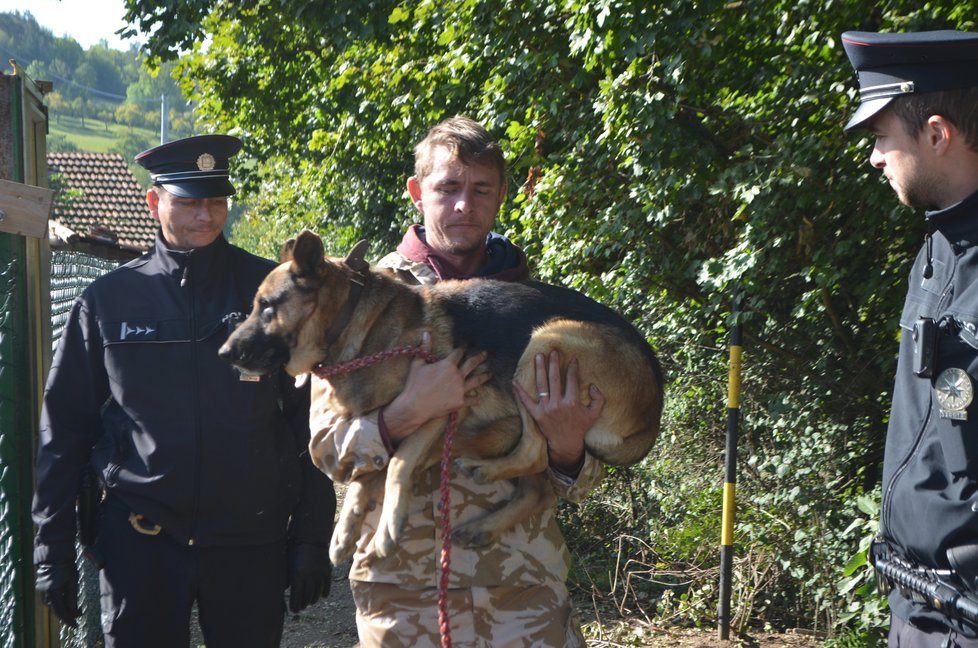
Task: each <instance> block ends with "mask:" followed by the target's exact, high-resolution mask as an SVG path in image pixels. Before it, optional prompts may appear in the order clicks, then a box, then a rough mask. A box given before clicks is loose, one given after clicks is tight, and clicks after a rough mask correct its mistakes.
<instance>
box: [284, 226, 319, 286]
mask: <svg viewBox="0 0 978 648" xmlns="http://www.w3.org/2000/svg"><path fill="white" fill-rule="evenodd" d="M325 254H326V252H325V250H324V249H323V240H322V239H321V238H319V236H317V235H316V234H315V233H314V232H310V231H309V230H302V232H300V233H299V236H298V237H296V239H295V245H293V246H292V255H291V258H292V272H293V273H294V274H296V275H297V276H300V277H303V276H307V275H312V274H315V273H316V271H317V270H318V269H319V267H320V266H322V265H323V264H324V263H325V260H324V256H325Z"/></svg>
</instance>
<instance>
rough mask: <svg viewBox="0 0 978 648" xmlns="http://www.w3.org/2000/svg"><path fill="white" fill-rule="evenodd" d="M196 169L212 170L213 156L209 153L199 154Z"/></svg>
mask: <svg viewBox="0 0 978 648" xmlns="http://www.w3.org/2000/svg"><path fill="white" fill-rule="evenodd" d="M197 168H198V169H200V170H201V171H213V170H214V156H213V155H211V154H210V153H201V154H200V155H199V156H198V157H197Z"/></svg>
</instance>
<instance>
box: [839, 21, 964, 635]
mask: <svg viewBox="0 0 978 648" xmlns="http://www.w3.org/2000/svg"><path fill="white" fill-rule="evenodd" d="M842 42H843V46H844V48H845V51H846V54H847V55H848V56H849V59H850V61H851V62H852V65H853V67H854V68H855V69H856V72H857V73H858V77H859V96H860V105H859V108H858V109H857V110H856V112H855V114H854V115H853V117H852V119H851V120H850V121H849V123H848V124H847V125H846V130H847V131H852V130H855V129H868V130H870V131H871V133H872V135H873V136H874V137H875V145H874V147H873V151H872V154H871V155H870V163H871V164H872V165H873V166H874V167H875V168H877V169H879V170H880V171H882V173H883V175H884V176H885V177H886V179H887V180H888V181H889V183H890V186H891V187H893V190H894V191H895V192H896V194H897V197H898V198H899V199H900V201H901V202H903V203H904V204H906V205H910V206H912V207H917V208H920V209H923V210H925V211H926V218H927V224H928V232H929V233H928V234H927V237H926V240H925V241H924V244H923V245H922V247H921V250H920V252H919V254H918V256H917V260H916V262H915V263H914V266H913V268H912V269H911V271H910V287H909V291H908V294H907V299H906V303H905V306H904V309H903V315H902V317H901V319H900V328H901V334H902V335H901V341H900V356H899V361H898V364H897V375H896V384H895V387H894V392H893V406H892V413H891V415H890V425H889V430H888V432H887V438H886V451H885V456H884V461H883V502H882V514H881V521H880V534H881V535H880V538H879V542H878V543H877V545H876V547H875V548H874V558H875V559H877V560H882V561H884V563H885V564H888V565H897V566H901V567H902V568H904V569H905V570H906V573H908V574H910V575H911V576H914V577H915V578H914V579H913V582H914V583H936V582H944V583H948V584H950V585H952V586H953V587H955V588H957V590H956V591H958V592H961V593H963V595H964V596H967V597H978V588H976V585H978V579H976V578H975V575H976V574H978V405H976V404H975V402H974V386H975V380H976V379H978V245H976V244H978V33H967V32H958V31H935V32H918V33H890V34H881V33H867V32H846V33H845V34H843V35H842ZM867 217H870V218H871V217H872V215H870V214H867ZM906 582H907V581H903V582H902V584H901V583H892V582H891V583H890V585H891V586H893V588H892V591H891V592H890V595H889V602H890V610H891V627H890V643H889V645H890V646H903V647H905V646H914V647H917V646H923V647H929V646H934V647H935V648H936V647H937V646H947V647H954V646H962V647H963V646H968V647H978V626H976V625H975V624H974V623H973V622H971V621H968V620H967V618H962V617H961V616H960V615H958V614H955V613H954V610H953V609H951V608H945V609H943V610H939V609H937V608H936V607H935V606H934V605H933V601H932V600H928V598H927V597H926V596H922V595H921V594H920V592H919V591H915V590H913V589H912V588H910V587H906V586H904V585H906ZM918 589H919V588H918Z"/></svg>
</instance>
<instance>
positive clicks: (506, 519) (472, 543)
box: [452, 473, 556, 547]
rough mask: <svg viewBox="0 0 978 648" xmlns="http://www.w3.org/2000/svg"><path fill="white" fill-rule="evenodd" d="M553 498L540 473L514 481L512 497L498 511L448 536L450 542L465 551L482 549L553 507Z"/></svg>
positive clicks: (545, 479) (457, 529) (467, 524)
mask: <svg viewBox="0 0 978 648" xmlns="http://www.w3.org/2000/svg"><path fill="white" fill-rule="evenodd" d="M555 499H556V495H554V491H553V488H552V487H551V486H550V482H549V481H547V477H546V476H545V475H544V474H543V473H538V474H535V475H525V476H523V477H520V478H519V479H518V480H517V484H516V494H515V495H514V496H513V499H511V500H509V501H508V502H506V503H505V504H504V505H503V506H502V507H501V508H498V509H496V510H495V511H493V512H492V513H489V514H488V515H485V516H483V517H481V518H478V519H475V520H472V521H470V522H466V523H465V524H463V525H460V526H459V527H458V528H456V529H455V530H454V531H453V532H452V540H454V541H455V542H457V543H459V544H462V545H466V546H468V547H485V546H487V545H489V544H491V543H493V542H496V541H497V540H499V538H500V537H501V536H502V535H503V534H504V533H505V532H507V531H508V530H510V529H512V528H513V527H514V526H516V525H517V524H519V523H520V522H523V521H524V520H527V519H529V518H531V517H533V516H536V515H539V514H540V513H542V512H543V511H544V510H546V509H547V508H549V507H550V506H552V505H553V503H554V500H555Z"/></svg>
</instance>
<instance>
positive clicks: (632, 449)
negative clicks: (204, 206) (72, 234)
mask: <svg viewBox="0 0 978 648" xmlns="http://www.w3.org/2000/svg"><path fill="white" fill-rule="evenodd" d="M365 247H366V246H365V245H362V246H357V248H355V249H354V251H353V252H351V254H350V256H348V257H347V258H346V259H345V260H340V259H332V258H328V259H327V258H324V256H323V245H322V241H321V240H320V239H319V237H318V236H316V235H315V234H313V233H311V232H308V231H306V232H303V233H302V234H300V235H299V237H298V238H297V239H296V241H295V243H294V246H292V248H291V250H290V252H287V251H284V252H283V260H284V263H283V264H282V265H280V266H279V267H278V268H276V269H275V270H273V271H272V272H271V273H270V274H269V275H268V277H267V278H266V279H265V281H264V282H263V283H262V284H261V286H260V287H259V289H258V294H257V295H256V297H255V302H254V309H253V310H252V313H251V315H250V316H249V317H248V319H247V320H246V321H245V322H244V323H242V325H241V326H240V327H238V329H237V330H236V331H235V332H234V333H233V334H232V335H231V337H230V338H229V339H228V341H227V343H226V344H225V345H224V347H223V348H222V349H221V356H222V357H224V358H225V359H227V360H229V361H230V362H232V363H233V364H234V365H236V366H237V367H238V368H239V369H241V370H242V371H245V372H250V373H265V372H269V371H271V370H272V369H274V368H276V367H278V366H281V365H285V369H286V371H288V372H289V373H290V374H292V375H300V374H303V373H306V372H309V371H311V370H312V369H313V368H314V367H315V366H316V365H317V364H323V365H330V364H335V363H339V362H345V361H348V360H351V359H354V358H360V357H364V356H368V355H370V354H374V353H377V352H380V351H385V350H389V349H392V348H396V347H401V346H405V345H417V344H418V343H419V341H420V340H421V335H422V332H423V331H426V330H427V331H429V332H430V334H431V349H432V352H433V354H434V355H435V356H436V357H439V358H442V357H445V355H447V354H448V353H449V352H450V351H451V350H452V349H453V348H458V347H462V348H465V349H467V350H468V351H469V352H471V353H476V352H479V351H481V350H486V351H488V352H489V356H488V360H487V361H486V363H485V369H486V370H488V371H489V372H490V373H491V375H492V378H491V379H490V380H489V381H488V382H486V383H485V384H484V385H483V386H482V387H479V388H478V393H477V395H478V404H477V405H476V406H473V407H471V408H465V409H464V410H462V411H460V412H459V415H458V421H459V423H458V430H457V433H456V437H455V441H454V455H455V457H456V459H455V464H456V467H457V468H458V469H459V470H462V471H464V472H466V473H467V474H470V475H472V476H473V478H475V479H477V480H480V481H484V482H485V481H492V480H498V479H516V480H518V482H519V483H518V488H517V489H516V492H517V493H518V495H517V496H516V497H514V499H513V500H512V501H510V502H508V503H507V504H506V505H505V506H503V507H502V508H500V509H498V510H495V511H493V512H491V513H488V514H487V515H486V516H485V517H483V518H480V519H478V520H475V521H473V522H470V523H468V524H466V525H463V526H461V527H459V528H457V529H456V531H455V534H454V540H455V541H457V542H464V543H467V544H469V545H472V546H479V545H484V544H488V543H490V542H493V541H494V540H496V539H497V538H498V537H499V535H500V534H501V533H502V532H504V531H505V530H506V529H508V528H510V527H512V526H513V525H515V524H517V523H518V522H520V521H521V520H523V519H525V518H526V517H527V516H530V515H532V514H533V513H535V512H537V511H539V510H541V509H542V508H544V507H546V506H549V505H550V504H551V503H552V501H553V497H554V495H553V491H552V490H551V488H550V485H549V482H548V481H547V479H546V477H545V476H544V473H543V471H544V470H545V468H546V466H547V446H546V440H545V439H544V437H543V435H542V434H541V433H540V431H539V430H538V429H537V427H536V425H535V423H534V422H533V419H532V418H531V417H530V416H529V415H528V414H527V413H526V412H525V411H524V410H523V408H522V406H521V404H520V403H519V400H518V399H517V398H516V396H515V393H514V391H513V388H512V385H511V384H510V382H511V378H512V377H514V376H515V377H516V379H517V380H518V381H519V383H520V384H521V385H522V386H523V387H524V389H526V391H527V392H529V393H531V394H532V393H535V392H536V384H535V383H536V378H535V372H534V365H533V359H534V356H535V354H537V353H545V354H546V353H549V352H550V350H552V349H557V350H559V351H560V356H561V362H562V365H563V366H562V367H561V371H564V370H566V363H567V362H568V361H569V360H570V359H572V358H577V360H578V361H579V374H578V376H579V381H580V385H581V399H582V401H583V402H588V398H589V397H588V395H587V387H588V385H589V384H591V383H594V384H595V385H597V386H598V388H599V389H600V390H601V391H602V393H603V394H604V396H605V398H606V403H605V406H604V409H603V411H602V413H601V416H600V418H599V420H598V421H597V423H596V424H595V425H594V426H593V427H592V428H591V429H590V430H589V431H588V433H587V435H586V438H585V442H586V446H587V451H588V452H589V453H591V454H592V455H593V456H595V457H597V458H598V459H600V460H601V461H603V462H605V463H608V464H612V465H618V466H621V465H631V464H634V463H637V462H638V461H640V460H641V459H642V458H643V457H645V455H646V454H648V452H649V450H650V449H651V448H652V445H653V444H654V443H655V440H656V437H657V436H658V432H659V418H660V415H661V413H662V402H663V393H662V389H663V380H662V373H661V369H660V368H659V364H658V361H657V360H656V358H655V356H654V354H653V353H652V350H651V349H650V348H649V346H648V344H647V343H646V342H645V340H644V339H642V337H641V336H640V335H639V334H638V332H637V331H636V330H635V329H634V328H633V327H632V326H631V325H630V324H628V323H627V322H626V321H625V320H623V319H622V318H621V317H620V316H618V315H617V314H615V313H614V312H613V311H611V310H610V309H608V308H606V307H604V306H602V305H600V304H598V303H597V302H595V301H593V300H591V299H589V298H587V297H585V296H583V295H581V294H580V293H578V292H575V291H573V290H569V289H566V288H560V287H557V286H551V285H548V284H543V283H537V282H524V283H510V282H500V281H490V280H478V281H443V282H440V283H438V284H436V285H434V286H428V287H421V286H410V285H407V284H404V283H402V282H400V281H398V280H396V279H394V278H392V276H391V275H390V274H387V273H385V272H383V271H379V270H371V269H369V268H368V266H367V264H366V262H364V261H363V254H364V252H365ZM361 286H362V287H361ZM410 362H411V360H410V358H407V357H395V358H391V359H388V360H385V361H384V362H382V363H380V364H375V365H372V366H369V367H365V368H363V369H360V370H358V371H355V372H353V373H348V374H344V375H336V376H330V377H329V378H328V379H327V380H328V381H329V382H330V383H331V386H332V388H333V394H332V402H331V403H330V408H331V409H332V410H334V411H336V412H338V413H340V414H342V415H344V416H349V417H354V416H358V415H361V414H364V413H366V412H369V411H372V410H375V409H377V408H379V407H382V406H383V405H386V404H387V403H389V402H390V401H392V400H393V399H394V397H395V396H397V394H399V393H400V391H401V389H402V388H403V385H404V382H405V379H406V376H407V372H408V368H409V365H410ZM445 424H446V420H445V419H442V420H436V421H431V422H429V423H428V424H426V425H425V426H423V427H422V428H421V429H419V430H417V431H416V432H415V433H413V434H411V435H410V436H409V437H408V438H407V439H405V440H404V441H403V442H402V443H401V444H400V446H399V447H398V449H397V451H396V452H395V454H394V456H393V457H391V460H390V463H389V464H388V467H387V471H386V477H385V479H386V485H382V484H381V483H380V480H381V478H384V477H383V474H382V473H381V474H380V475H379V476H377V477H375V478H373V479H372V480H368V481H372V483H356V482H353V483H351V485H350V488H349V489H348V491H347V495H346V500H345V502H344V506H343V511H342V513H341V515H340V521H339V524H338V525H337V527H336V531H335V532H334V535H333V542H332V546H331V548H330V556H331V558H332V559H333V561H334V562H337V563H339V562H342V561H344V560H346V559H347V558H348V557H349V556H350V555H351V554H352V551H353V548H354V546H355V543H356V541H357V539H358V537H359V534H360V531H361V523H362V520H363V516H364V515H365V513H366V511H367V509H368V507H370V506H371V505H372V504H374V503H375V502H377V501H380V500H381V499H382V500H383V504H382V506H383V508H382V512H381V519H380V522H379V524H378V530H377V533H376V535H375V537H374V540H373V542H374V549H375V551H377V553H378V554H379V555H381V556H386V555H390V553H391V552H392V551H393V549H394V546H395V544H396V542H397V539H398V537H399V535H400V533H401V530H402V529H403V528H404V525H405V523H406V520H405V517H406V510H407V498H408V496H409V494H410V492H411V487H412V483H413V478H414V476H415V474H416V472H417V471H420V470H421V469H424V468H427V467H430V466H431V465H434V464H435V463H437V461H438V460H439V455H440V445H439V441H440V439H441V438H442V433H443V431H444V428H445Z"/></svg>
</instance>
